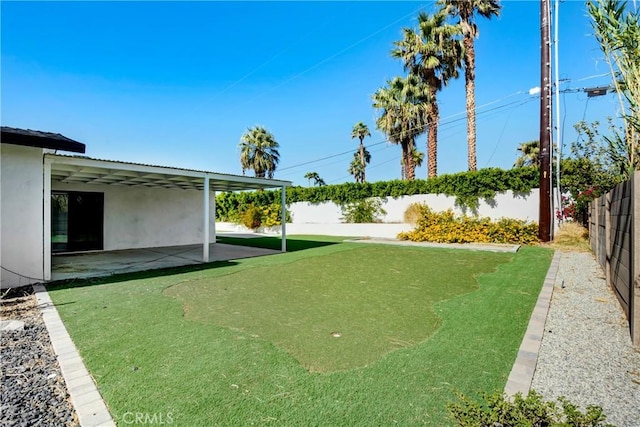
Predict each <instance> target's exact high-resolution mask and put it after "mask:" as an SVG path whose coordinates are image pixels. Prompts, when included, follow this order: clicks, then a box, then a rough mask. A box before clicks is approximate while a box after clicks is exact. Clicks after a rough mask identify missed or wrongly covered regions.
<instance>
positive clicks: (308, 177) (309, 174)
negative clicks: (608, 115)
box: [304, 172, 320, 187]
mask: <svg viewBox="0 0 640 427" xmlns="http://www.w3.org/2000/svg"><path fill="white" fill-rule="evenodd" d="M319 177H320V175H318V172H307V173H305V174H304V179H306V180H308V181H309V187H311V180H312V179H313V180H314V181H315V180H317V179H318V178H319Z"/></svg>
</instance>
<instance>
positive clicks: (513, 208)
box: [218, 189, 539, 238]
mask: <svg viewBox="0 0 640 427" xmlns="http://www.w3.org/2000/svg"><path fill="white" fill-rule="evenodd" d="M538 198H539V191H538V189H533V190H532V191H531V193H529V194H526V195H525V194H514V193H512V192H511V191H507V192H505V193H502V194H497V195H496V197H495V198H494V199H493V200H490V201H488V202H487V201H485V200H480V203H479V206H478V209H477V211H473V212H472V211H471V210H469V209H462V208H459V207H457V206H456V204H455V201H456V199H455V197H449V196H445V195H441V194H421V195H413V196H402V197H399V198H397V199H394V198H392V197H388V198H387V200H386V201H383V204H382V208H383V209H384V210H385V211H387V214H386V215H384V216H381V217H380V219H381V221H382V223H376V224H345V223H343V219H342V211H341V209H340V207H339V206H337V205H336V204H335V203H333V202H323V203H319V204H311V203H309V202H296V203H292V204H291V205H289V211H290V212H291V216H292V223H288V224H287V228H286V229H287V234H289V235H294V234H311V235H313V234H320V235H328V236H347V237H379V238H395V237H396V236H397V235H398V233H400V232H404V231H411V230H413V229H414V228H415V227H414V226H413V225H411V224H406V223H404V222H403V220H404V211H405V210H406V209H407V207H408V206H409V205H410V204H412V203H426V204H427V205H428V206H429V207H430V208H432V209H433V210H435V211H445V210H447V209H452V210H453V211H454V212H456V213H458V214H463V213H464V214H467V215H474V214H478V215H479V216H481V217H489V218H492V219H500V218H515V219H522V220H526V221H531V222H537V221H538V209H539V200H538ZM218 230H220V231H221V232H241V233H247V232H251V230H248V229H247V228H245V227H243V226H242V225H238V224H233V223H228V222H219V223H218ZM257 232H259V233H265V234H279V233H280V227H272V228H269V229H258V230H257Z"/></svg>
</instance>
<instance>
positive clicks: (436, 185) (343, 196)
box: [216, 167, 539, 221]
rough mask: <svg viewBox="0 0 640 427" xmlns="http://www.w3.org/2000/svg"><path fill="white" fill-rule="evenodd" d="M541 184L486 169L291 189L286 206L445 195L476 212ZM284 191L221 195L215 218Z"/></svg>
mask: <svg viewBox="0 0 640 427" xmlns="http://www.w3.org/2000/svg"><path fill="white" fill-rule="evenodd" d="M538 184H539V172H538V170H536V169H535V168H532V167H522V168H514V169H510V170H502V169H498V168H486V169H481V170H478V171H471V172H460V173H454V174H445V175H440V176H438V177H436V178H431V179H428V180H424V179H416V180H414V181H402V180H391V181H378V182H365V183H353V182H347V183H344V184H337V185H323V186H321V187H288V188H287V190H286V191H287V203H295V202H309V203H321V202H327V201H331V202H334V203H335V204H337V205H345V204H348V203H357V202H358V201H360V200H363V199H367V198H370V197H401V196H410V195H413V194H446V195H448V196H453V197H455V198H456V203H457V204H458V205H460V206H467V207H469V208H472V209H475V208H477V207H478V202H479V200H480V199H481V198H482V199H491V198H493V197H495V195H496V194H497V193H499V192H504V191H507V190H512V191H514V192H517V193H529V192H530V191H531V189H532V188H535V187H536V186H537V185H538ZM281 194H282V193H281V190H274V191H262V190H260V191H243V192H235V193H221V194H218V196H217V197H216V217H217V219H219V220H221V221H231V220H232V218H233V217H234V215H236V214H235V212H244V211H245V210H246V209H248V207H249V205H254V206H266V205H270V204H278V205H279V204H280V201H281Z"/></svg>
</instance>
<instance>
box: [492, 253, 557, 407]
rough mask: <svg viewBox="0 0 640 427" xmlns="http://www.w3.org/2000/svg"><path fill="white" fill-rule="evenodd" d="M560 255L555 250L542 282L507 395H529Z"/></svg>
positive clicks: (507, 385)
mask: <svg viewBox="0 0 640 427" xmlns="http://www.w3.org/2000/svg"><path fill="white" fill-rule="evenodd" d="M560 257H561V255H560V251H555V252H554V254H553V258H552V259H551V265H549V270H548V271H547V276H546V277H545V279H544V283H543V284H542V289H541V290H540V294H539V295H538V301H537V302H536V305H535V307H534V308H533V312H532V313H531V318H530V319H529V326H528V327H527V331H526V332H525V334H524V338H523V339H522V343H521V344H520V349H519V350H518V356H517V357H516V361H515V362H514V364H513V367H512V368H511V373H510V374H509V378H508V379H507V384H506V385H505V387H504V392H505V393H506V394H507V396H514V395H515V394H516V393H522V394H523V395H527V394H528V393H529V390H530V389H531V382H532V381H533V374H534V373H535V372H536V366H537V364H538V354H539V352H540V344H541V343H542V336H543V335H544V325H545V322H546V320H547V314H548V313H549V306H550V305H551V296H552V295H553V288H554V286H555V282H556V276H557V274H558V268H559V266H560Z"/></svg>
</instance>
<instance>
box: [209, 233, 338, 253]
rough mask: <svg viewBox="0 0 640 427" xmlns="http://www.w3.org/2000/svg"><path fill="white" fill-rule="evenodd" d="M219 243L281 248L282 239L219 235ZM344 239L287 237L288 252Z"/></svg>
mask: <svg viewBox="0 0 640 427" xmlns="http://www.w3.org/2000/svg"><path fill="white" fill-rule="evenodd" d="M216 242H217V243H225V244H228V245H239V246H251V247H254V248H263V249H273V250H276V251H277V250H280V248H281V247H282V240H281V239H280V238H279V237H248V238H243V237H229V236H217V237H216ZM340 243H342V241H339V240H336V241H326V240H306V239H290V238H287V252H297V251H304V250H306V249H313V248H320V247H323V246H330V245H336V244H340Z"/></svg>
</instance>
